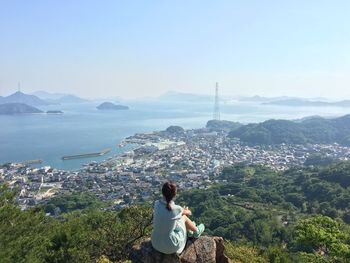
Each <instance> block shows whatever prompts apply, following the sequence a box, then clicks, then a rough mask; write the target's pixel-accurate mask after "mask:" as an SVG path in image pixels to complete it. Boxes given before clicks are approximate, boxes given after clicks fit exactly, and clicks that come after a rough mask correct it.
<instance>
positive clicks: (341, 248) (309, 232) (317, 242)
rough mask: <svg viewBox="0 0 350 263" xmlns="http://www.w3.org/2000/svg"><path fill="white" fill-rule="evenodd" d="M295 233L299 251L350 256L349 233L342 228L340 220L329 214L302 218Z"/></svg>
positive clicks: (295, 244)
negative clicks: (330, 216)
mask: <svg viewBox="0 0 350 263" xmlns="http://www.w3.org/2000/svg"><path fill="white" fill-rule="evenodd" d="M294 234H295V237H294V246H295V247H296V248H297V250H298V251H304V252H317V253H320V254H325V255H330V256H336V257H343V256H344V255H345V256H346V255H347V256H348V257H349V256H350V246H349V244H347V242H348V241H349V238H350V236H349V233H347V232H346V231H344V229H342V226H341V224H340V223H339V222H338V221H336V220H334V219H332V218H329V217H327V216H320V215H317V216H313V217H311V218H307V219H304V220H301V221H300V222H299V223H298V224H297V226H296V228H295V233H294ZM349 259H350V257H349Z"/></svg>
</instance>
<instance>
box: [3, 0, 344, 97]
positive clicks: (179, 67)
mask: <svg viewBox="0 0 350 263" xmlns="http://www.w3.org/2000/svg"><path fill="white" fill-rule="evenodd" d="M349 8H350V2H348V1H345V0H343V1H315V0H312V1H307V2H305V1H301V0H299V1H293V2H284V3H281V2H274V1H257V0H255V1H249V2H247V1H234V2H233V1H215V2H214V1H213V2H211V1H210V2H209V1H205V2H203V1H191V2H180V1H177V2H162V1H147V2H142V3H137V4H136V3H133V2H123V1H104V2H103V4H101V3H97V2H93V1H74V2H72V1H60V2H47V1H30V2H25V1H4V2H3V3H2V5H1V11H0V14H1V15H0V33H1V36H2V40H1V41H0V72H1V74H0V95H1V96H6V95H9V94H11V93H13V92H15V91H16V90H17V84H18V82H20V83H21V90H22V91H23V92H25V93H32V92H34V91H38V90H44V91H47V92H51V93H72V94H75V95H78V96H81V97H86V98H96V97H98V98H101V97H123V98H140V97H157V96H159V95H161V94H164V93H166V92H168V91H177V92H185V93H195V94H206V95H212V94H213V93H214V85H215V82H219V84H220V94H222V96H253V95H259V96H266V97H277V96H296V97H308V98H310V97H311V98H312V97H326V98H332V99H333V98H335V99H350V88H349V86H350V74H349V69H350V52H349V48H348V47H349V46H350V17H349V16H348V10H349Z"/></svg>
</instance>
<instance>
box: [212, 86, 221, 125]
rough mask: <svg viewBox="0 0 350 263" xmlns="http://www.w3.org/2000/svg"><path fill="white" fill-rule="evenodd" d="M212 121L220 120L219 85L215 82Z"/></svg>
mask: <svg viewBox="0 0 350 263" xmlns="http://www.w3.org/2000/svg"><path fill="white" fill-rule="evenodd" d="M213 119H214V120H217V121H219V120H220V107H219V84H218V83H217V82H216V84H215V103H214V113H213Z"/></svg>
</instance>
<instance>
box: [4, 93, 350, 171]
mask: <svg viewBox="0 0 350 263" xmlns="http://www.w3.org/2000/svg"><path fill="white" fill-rule="evenodd" d="M98 104H99V103H98V102H88V103H80V104H62V105H51V106H47V107H39V108H40V109H41V110H44V111H47V110H61V111H63V112H64V114H23V115H0V124H1V126H0V164H3V163H7V162H22V161H27V160H33V159H41V160H43V163H42V164H40V166H51V167H53V168H57V169H65V170H78V169H80V168H81V167H82V166H83V165H84V164H86V163H89V162H91V161H97V162H101V161H103V160H106V159H107V158H110V157H114V156H118V155H122V154H123V153H125V152H127V151H130V150H131V149H132V148H133V147H135V146H133V145H127V146H125V147H119V146H118V145H119V143H120V142H121V141H122V140H123V139H124V138H125V137H128V136H131V135H133V134H135V133H145V132H152V131H160V130H165V129H166V128H167V127H168V126H170V125H179V126H182V127H183V128H186V129H193V128H202V127H205V125H206V123H207V121H208V120H210V119H212V116H213V108H214V105H213V103H212V102H203V101H198V102H196V101H189V102H186V101H185V102H183V101H180V102H178V101H161V100H142V101H140V100H138V101H126V102H123V104H124V105H125V104H126V105H128V106H129V107H130V109H129V110H126V111H123V110H121V111H100V110H97V109H96V106H97V105H98ZM349 113H350V108H341V107H288V106H272V105H263V104H261V103H256V102H239V101H226V102H222V103H221V104H220V114H221V119H223V120H230V121H239V122H242V123H252V122H262V121H265V120H268V119H289V120H295V119H301V118H305V117H308V116H315V115H317V116H323V117H330V118H331V117H338V116H342V115H345V114H349ZM106 148H111V149H112V150H111V152H109V153H108V154H106V155H104V156H99V157H92V158H84V159H74V160H62V156H65V155H75V154H83V153H91V152H98V151H101V150H103V149H106Z"/></svg>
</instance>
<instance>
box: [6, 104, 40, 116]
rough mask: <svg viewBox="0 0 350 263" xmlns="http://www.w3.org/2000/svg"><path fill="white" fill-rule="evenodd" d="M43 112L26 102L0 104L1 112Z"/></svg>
mask: <svg viewBox="0 0 350 263" xmlns="http://www.w3.org/2000/svg"><path fill="white" fill-rule="evenodd" d="M23 113H42V111H41V110H39V109H37V108H35V107H32V106H29V105H26V104H24V103H5V104H0V114H23Z"/></svg>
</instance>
